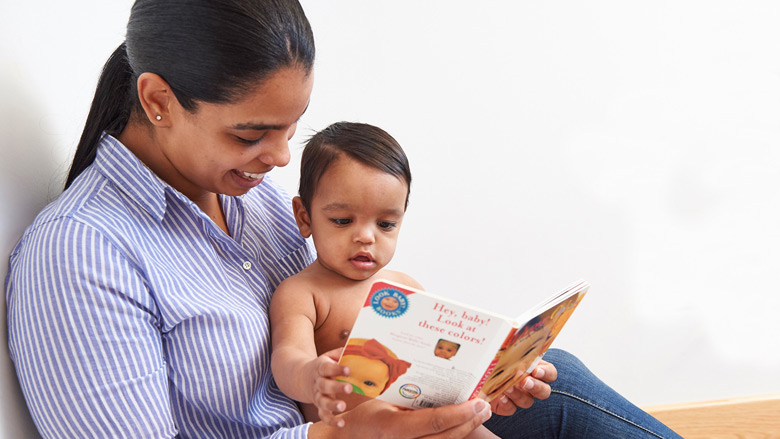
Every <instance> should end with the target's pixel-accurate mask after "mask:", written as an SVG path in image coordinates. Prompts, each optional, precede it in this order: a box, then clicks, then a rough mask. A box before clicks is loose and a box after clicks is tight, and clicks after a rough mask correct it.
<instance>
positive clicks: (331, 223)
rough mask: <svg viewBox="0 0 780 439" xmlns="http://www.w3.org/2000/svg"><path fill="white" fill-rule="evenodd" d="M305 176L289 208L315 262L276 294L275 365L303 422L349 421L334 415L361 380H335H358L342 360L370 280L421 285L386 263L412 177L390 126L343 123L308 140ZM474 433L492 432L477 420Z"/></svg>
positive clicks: (350, 401)
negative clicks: (310, 245) (343, 378)
mask: <svg viewBox="0 0 780 439" xmlns="http://www.w3.org/2000/svg"><path fill="white" fill-rule="evenodd" d="M300 178H301V179H300V186H299V196H298V197H295V198H294V199H293V212H294V215H295V220H296V222H297V224H298V228H299V231H300V233H301V235H302V236H304V237H306V238H308V237H309V236H311V237H312V240H313V241H314V246H315V248H316V249H317V260H316V261H315V262H314V263H312V264H311V265H309V266H308V267H306V268H305V269H304V270H302V271H301V272H299V273H298V274H296V275H294V276H291V277H289V278H288V279H286V280H285V281H283V282H282V283H281V284H280V285H279V287H278V288H277V290H276V292H275V293H274V295H273V299H272V300H271V308H270V318H271V336H272V343H273V350H272V352H273V354H272V360H271V367H272V370H273V374H274V378H275V380H276V382H277V384H278V385H279V388H280V389H281V390H282V391H283V392H285V393H286V394H287V395H288V396H290V397H291V398H293V399H295V400H296V401H299V402H300V403H301V404H300V405H301V411H302V412H303V415H304V417H305V418H306V420H307V421H310V422H314V421H317V420H322V421H324V422H327V423H329V424H331V425H336V426H343V425H344V424H343V423H344V421H343V419H341V418H340V417H338V416H337V415H336V413H339V412H343V411H345V410H349V409H351V408H352V407H354V406H355V405H357V404H359V403H360V402H363V401H364V400H365V398H366V397H365V396H360V395H358V393H360V392H355V393H353V392H352V391H353V388H355V387H353V385H354V384H355V383H349V382H343V381H338V380H336V378H337V377H340V376H346V378H347V379H346V381H354V376H353V377H352V378H353V380H350V370H349V368H348V367H344V366H341V365H339V364H337V362H336V361H337V360H338V358H339V354H340V353H341V350H342V348H344V345H345V343H346V341H347V338H348V336H349V331H350V329H351V328H352V325H353V323H354V322H355V319H356V318H357V314H358V312H359V311H360V308H361V306H362V304H363V301H364V300H365V296H366V294H367V293H368V291H369V288H370V286H371V284H372V283H373V282H374V281H375V280H376V279H379V278H382V279H387V280H390V281H395V282H399V283H402V284H405V285H409V286H411V287H414V288H419V289H422V287H421V286H420V284H419V283H417V282H416V281H415V280H414V279H412V278H411V277H409V276H407V275H406V274H403V273H400V272H397V271H391V270H386V269H384V267H385V266H386V265H387V264H388V263H389V262H390V260H391V259H392V257H393V254H394V253H395V247H396V242H397V240H398V233H399V231H400V228H401V224H402V222H403V218H404V213H405V212H406V207H407V204H408V201H409V189H410V184H411V181H412V175H411V171H410V169H409V163H408V160H407V158H406V154H405V153H404V152H403V149H401V147H400V145H399V144H398V143H397V142H396V141H395V139H393V138H392V137H391V136H390V135H389V134H387V133H386V132H385V131H383V130H382V129H380V128H377V127H374V126H372V125H367V124H360V123H348V122H340V123H336V124H333V125H331V126H329V127H327V128H325V129H324V130H322V131H321V132H319V133H317V134H315V135H314V136H312V138H311V139H310V140H309V141H308V142H307V145H306V148H305V149H304V152H303V157H302V159H301V177H300ZM385 306H393V304H392V303H387V304H385ZM353 367H354V366H353ZM388 367H390V366H388ZM380 372H382V373H381V375H385V374H387V376H388V377H389V376H390V375H392V373H388V371H387V370H386V369H382V370H381V371H380ZM354 373H355V374H357V373H358V372H357V371H355V372H354ZM365 381H370V380H368V379H364V380H363V381H361V382H360V383H358V384H364V382H365ZM371 384H374V383H373V382H372V383H371ZM358 387H361V386H358ZM362 387H365V386H362ZM385 387H386V384H385ZM337 395H338V396H337ZM468 437H469V438H495V437H496V436H495V435H493V434H492V433H491V432H490V431H489V430H487V428H485V427H479V428H478V429H477V430H475V431H474V432H472V433H471V435H469V436H468Z"/></svg>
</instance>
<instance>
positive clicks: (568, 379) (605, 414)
mask: <svg viewBox="0 0 780 439" xmlns="http://www.w3.org/2000/svg"><path fill="white" fill-rule="evenodd" d="M544 359H545V360H547V361H549V362H550V363H552V364H553V365H555V367H556V368H557V369H558V379H557V380H556V381H555V382H554V383H553V384H552V394H551V395H550V397H549V398H548V399H546V400H543V401H542V400H538V401H536V402H534V405H533V406H532V407H531V408H530V409H525V410H523V409H518V410H517V411H516V412H515V414H514V415H512V416H499V415H496V414H494V415H493V417H492V418H490V419H489V420H488V421H487V422H486V423H485V426H486V427H487V428H489V429H490V430H491V431H492V432H493V433H495V434H496V435H498V436H499V437H501V438H504V439H514V438H529V439H530V438H534V439H546V438H557V439H564V438H577V439H587V438H592V439H610V438H614V439H626V438H631V439H634V438H648V439H650V438H652V439H658V438H664V439H670V438H674V439H682V438H681V436H680V435H678V434H677V433H675V432H673V431H672V430H671V429H670V428H669V427H667V426H665V425H663V424H662V423H661V422H660V421H658V420H657V419H655V418H653V417H652V416H650V415H649V414H647V413H645V412H644V411H642V410H641V409H640V408H638V407H637V406H635V405H634V404H631V403H630V402H629V401H628V400H626V399H625V398H623V397H622V396H620V395H619V394H618V393H617V392H615V391H614V390H612V389H611V388H610V387H609V386H607V385H606V384H604V383H603V382H602V381H601V380H599V379H598V378H596V376H595V375H593V373H591V371H589V370H588V368H586V367H585V365H584V364H582V362H581V361H580V360H578V359H577V358H576V357H575V356H573V355H571V354H569V353H568V352H565V351H561V350H558V349H550V350H549V351H547V353H546V354H545V355H544Z"/></svg>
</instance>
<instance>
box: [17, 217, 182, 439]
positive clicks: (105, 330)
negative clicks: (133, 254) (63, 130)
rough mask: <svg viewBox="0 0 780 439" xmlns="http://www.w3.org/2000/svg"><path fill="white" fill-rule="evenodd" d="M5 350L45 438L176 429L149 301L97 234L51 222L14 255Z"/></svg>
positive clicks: (138, 280)
mask: <svg viewBox="0 0 780 439" xmlns="http://www.w3.org/2000/svg"><path fill="white" fill-rule="evenodd" d="M6 294H7V300H8V335H9V347H10V351H11V357H12V359H13V360H14V363H15V366H16V371H17V375H18V377H19V382H20V384H21V388H22V391H23V392H24V395H25V399H26V401H27V404H28V407H29V409H30V412H31V414H32V417H33V419H34V420H35V424H36V426H37V428H38V429H39V431H40V434H41V435H42V436H43V437H44V438H63V437H93V438H105V437H127V435H128V434H129V433H130V432H132V435H133V436H135V437H144V438H159V439H163V438H172V437H174V436H175V435H176V434H177V430H176V427H175V425H174V422H173V419H172V415H171V411H170V410H171V408H170V407H171V403H170V400H169V396H168V375H167V371H166V367H165V362H164V360H163V355H162V342H161V338H160V332H159V322H158V320H157V311H156V305H155V303H154V300H153V299H152V297H151V295H150V294H149V291H148V290H147V288H146V283H145V282H144V279H143V277H142V276H141V274H140V273H139V271H138V270H137V269H136V267H135V266H134V265H133V264H131V263H130V262H128V260H127V258H126V257H125V255H123V254H121V253H120V252H119V251H117V249H116V248H114V247H113V246H112V244H111V243H110V242H108V241H107V240H106V239H105V238H104V237H103V236H102V235H101V234H100V233H98V232H96V231H95V230H94V229H92V228H91V227H89V226H86V225H83V224H79V223H76V222H74V221H69V220H61V221H51V222H48V223H44V224H43V225H41V226H40V228H39V229H38V230H36V231H34V232H32V233H31V234H30V235H28V236H27V237H26V238H25V242H24V243H23V245H20V246H19V247H17V251H16V253H14V254H12V255H11V261H10V269H9V275H8V278H7V283H6Z"/></svg>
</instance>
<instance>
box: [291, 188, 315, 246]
mask: <svg viewBox="0 0 780 439" xmlns="http://www.w3.org/2000/svg"><path fill="white" fill-rule="evenodd" d="M292 208H293V215H295V222H296V223H298V231H299V232H301V236H303V237H304V238H308V237H309V236H311V218H310V217H309V212H307V211H306V207H305V206H304V205H303V200H301V197H294V198H293V200H292Z"/></svg>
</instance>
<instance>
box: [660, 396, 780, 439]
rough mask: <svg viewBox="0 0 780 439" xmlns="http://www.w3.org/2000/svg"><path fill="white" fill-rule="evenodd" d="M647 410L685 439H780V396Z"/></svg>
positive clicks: (677, 405) (707, 402)
mask: <svg viewBox="0 0 780 439" xmlns="http://www.w3.org/2000/svg"><path fill="white" fill-rule="evenodd" d="M645 410H646V411H647V412H649V413H650V414H652V415H653V416H655V417H656V418H658V419H659V420H660V421H661V422H663V423H664V424H666V425H668V426H669V427H670V428H671V429H672V430H674V431H676V432H677V433H678V434H680V435H681V436H682V437H683V438H685V439H705V438H707V439H780V395H770V396H763V397H751V398H734V399H724V400H718V401H706V402H698V403H691V404H675V405H667V406H656V407H645Z"/></svg>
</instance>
